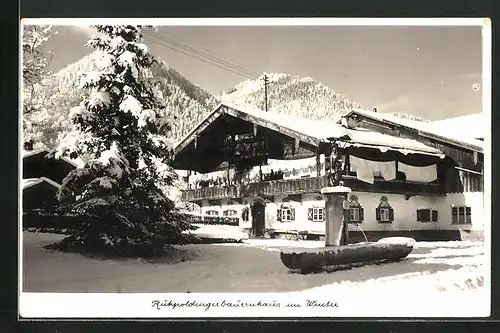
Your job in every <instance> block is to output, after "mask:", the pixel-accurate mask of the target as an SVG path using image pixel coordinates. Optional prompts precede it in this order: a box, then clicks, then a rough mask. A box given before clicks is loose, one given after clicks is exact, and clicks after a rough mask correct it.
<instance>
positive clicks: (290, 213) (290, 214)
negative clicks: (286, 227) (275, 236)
mask: <svg viewBox="0 0 500 333" xmlns="http://www.w3.org/2000/svg"><path fill="white" fill-rule="evenodd" d="M277 218H278V221H281V222H290V221H294V220H295V209H294V208H289V207H285V208H281V209H278V214H277Z"/></svg>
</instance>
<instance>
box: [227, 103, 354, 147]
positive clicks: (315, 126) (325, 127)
mask: <svg viewBox="0 0 500 333" xmlns="http://www.w3.org/2000/svg"><path fill="white" fill-rule="evenodd" d="M224 105H226V106H227V107H230V108H231V109H234V110H237V111H240V112H243V113H246V114H248V115H251V116H254V117H257V118H260V119H263V120H266V121H269V122H271V123H274V124H277V125H280V126H283V127H286V128H288V129H290V130H292V131H296V132H299V133H302V134H305V135H308V136H310V137H313V138H316V139H318V140H320V141H328V140H329V139H337V138H342V137H345V136H346V135H348V133H347V129H346V128H345V127H342V126H340V125H338V124H336V123H334V122H332V121H319V120H311V119H305V118H299V117H294V116H291V115H288V114H284V113H278V112H272V111H267V112H266V111H262V110H258V109H248V108H241V107H238V106H232V105H231V104H228V103H224Z"/></svg>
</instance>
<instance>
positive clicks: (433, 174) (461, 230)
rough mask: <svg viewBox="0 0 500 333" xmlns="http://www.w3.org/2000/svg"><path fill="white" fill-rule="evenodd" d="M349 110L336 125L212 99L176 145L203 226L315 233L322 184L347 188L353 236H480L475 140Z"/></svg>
mask: <svg viewBox="0 0 500 333" xmlns="http://www.w3.org/2000/svg"><path fill="white" fill-rule="evenodd" d="M423 127H425V126H424V124H419V123H418V122H416V121H411V122H410V121H408V120H401V121H399V119H391V118H390V117H389V119H386V118H385V115H382V114H377V113H376V112H371V111H365V110H357V111H356V110H355V111H352V112H350V113H348V114H347V115H346V116H345V117H344V118H343V119H342V120H341V121H340V122H339V123H332V122H328V121H312V120H306V119H298V118H294V117H291V116H288V115H283V114H277V113H272V112H263V111H260V110H242V109H240V108H236V107H232V106H230V105H226V104H221V105H219V106H218V107H217V108H216V109H215V110H214V111H213V112H212V113H211V114H210V115H208V116H207V117H206V119H204V120H203V121H202V122H201V123H200V124H198V125H197V126H196V127H195V128H194V129H193V130H192V131H191V132H190V133H189V134H188V135H187V136H186V137H185V138H184V139H183V140H181V142H179V144H178V145H177V146H176V147H175V150H174V152H175V159H174V162H173V166H174V168H176V169H179V170H185V171H186V172H185V177H184V180H185V185H186V189H185V190H184V191H183V199H184V200H185V201H188V202H192V203H196V204H197V205H198V206H199V207H200V209H199V214H200V216H201V219H202V222H204V223H225V224H231V225H235V226H236V225H237V226H239V227H240V228H242V229H244V230H246V231H248V232H249V233H250V234H251V235H254V236H257V237H260V236H268V235H269V236H280V237H291V238H293V237H304V238H306V237H307V238H318V237H319V238H321V237H323V236H324V233H325V222H324V219H325V210H324V208H325V198H324V196H323V195H322V194H321V188H323V187H326V186H332V185H338V184H340V183H341V182H342V183H343V184H344V186H348V187H350V188H351V190H352V192H351V193H349V195H348V198H347V199H348V202H349V207H348V208H349V215H350V222H352V223H350V224H349V232H350V238H351V239H352V240H356V239H360V240H362V238H364V237H365V236H366V237H367V238H368V239H369V240H375V239H378V238H381V237H385V236H388V235H410V236H412V237H415V238H417V239H463V238H466V237H471V238H477V237H479V238H480V237H482V231H483V223H484V218H485V217H484V216H483V211H484V209H483V201H484V200H483V183H484V181H483V176H482V175H483V169H484V157H483V150H482V149H483V148H482V142H481V141H479V140H473V139H468V140H461V139H457V138H450V137H445V136H442V135H441V133H437V132H436V131H435V130H431V129H429V128H427V131H424V129H425V128H423Z"/></svg>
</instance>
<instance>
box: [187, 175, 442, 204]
mask: <svg viewBox="0 0 500 333" xmlns="http://www.w3.org/2000/svg"><path fill="white" fill-rule="evenodd" d="M326 186H328V182H327V178H326V176H321V177H309V178H300V179H287V180H271V181H266V182H261V183H252V184H246V185H230V186H219V187H205V188H201V189H196V190H186V191H183V194H182V199H183V200H184V201H198V200H203V199H225V198H242V197H255V196H274V195H280V194H285V195H288V194H302V193H319V192H320V191H321V188H323V187H326ZM344 186H347V187H350V188H351V189H352V190H353V191H359V192H377V193H395V194H406V195H443V194H444V191H443V189H442V186H440V184H422V183H413V182H406V181H400V180H391V181H384V180H377V179H375V182H374V183H373V184H368V183H365V182H362V181H360V180H358V179H357V178H356V177H353V176H344Z"/></svg>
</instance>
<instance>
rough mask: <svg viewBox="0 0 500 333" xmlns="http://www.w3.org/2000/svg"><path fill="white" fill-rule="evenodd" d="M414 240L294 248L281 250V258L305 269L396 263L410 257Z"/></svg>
mask: <svg viewBox="0 0 500 333" xmlns="http://www.w3.org/2000/svg"><path fill="white" fill-rule="evenodd" d="M414 243H415V241H414V240H413V239H412V238H399V237H393V238H383V239H381V240H380V241H378V242H372V243H360V244H350V245H340V246H326V247H321V248H314V249H310V248H304V249H300V248H291V249H285V250H282V251H281V261H282V262H283V264H284V265H285V266H286V267H287V268H289V269H292V270H300V271H302V272H311V271H320V270H328V269H331V268H334V267H336V266H339V267H341V266H348V267H349V266H356V265H359V264H372V263H381V262H395V261H399V260H402V259H404V258H405V257H407V256H408V255H409V254H410V253H411V251H412V250H413V244H414Z"/></svg>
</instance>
